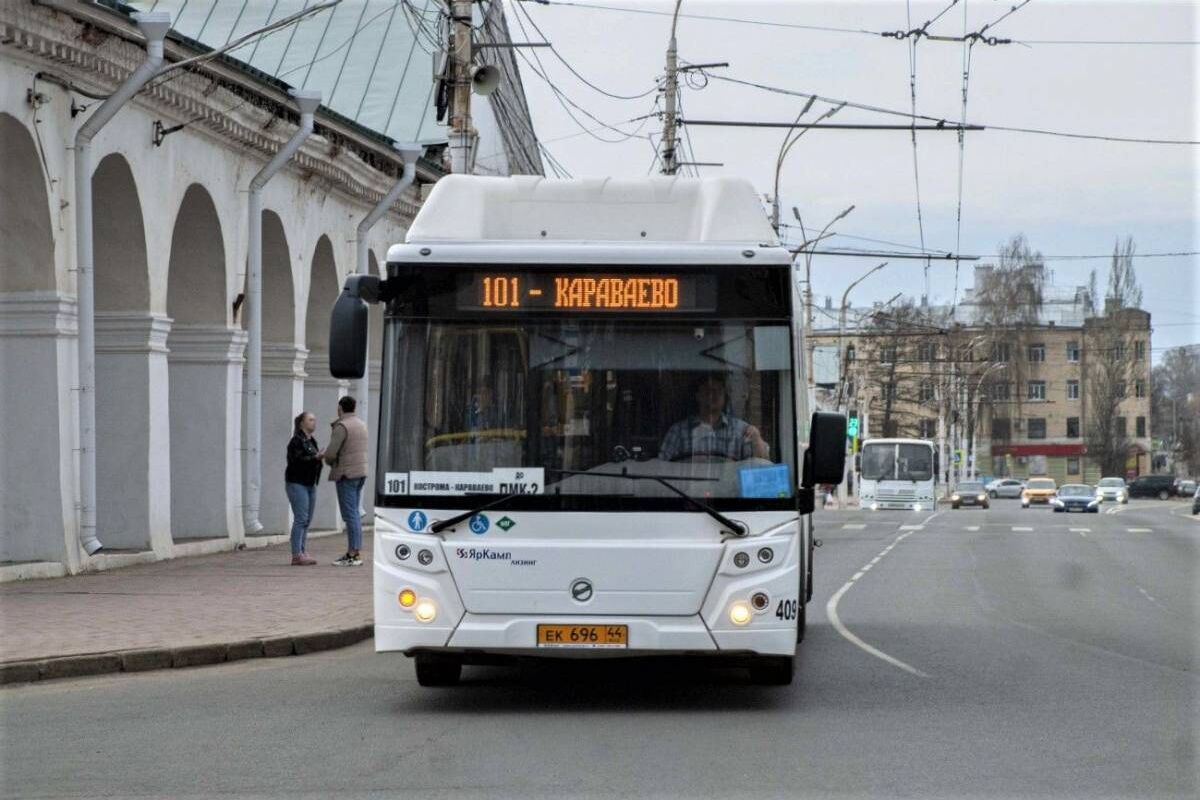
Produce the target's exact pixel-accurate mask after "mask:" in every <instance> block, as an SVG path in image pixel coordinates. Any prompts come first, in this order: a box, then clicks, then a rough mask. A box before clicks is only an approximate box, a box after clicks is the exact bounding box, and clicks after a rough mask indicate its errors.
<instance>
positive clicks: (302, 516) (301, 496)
mask: <svg viewBox="0 0 1200 800" xmlns="http://www.w3.org/2000/svg"><path fill="white" fill-rule="evenodd" d="M283 488H284V491H286V492H287V498H288V502H289V503H291V505H292V555H294V556H298V555H300V554H301V553H303V552H304V546H305V545H306V544H307V542H308V526H309V523H311V522H312V518H313V511H315V510H316V508H317V487H316V486H305V485H304V484H303V483H292V482H291V481H288V482H287V483H284V484H283Z"/></svg>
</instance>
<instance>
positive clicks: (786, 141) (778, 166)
mask: <svg viewBox="0 0 1200 800" xmlns="http://www.w3.org/2000/svg"><path fill="white" fill-rule="evenodd" d="M816 101H817V98H816V97H810V98H808V102H807V103H805V104H804V108H802V109H800V113H799V114H797V115H796V119H795V120H794V121H793V122H792V126H793V128H794V126H796V125H797V124H799V122H800V118H801V117H803V116H804V115H805V114H807V113H808V111H809V109H811V108H812V107H813V103H815V102H816ZM845 105H846V104H845V103H842V104H841V105H837V106H834V107H833V108H831V109H829V110H828V111H826V112H825V113H824V114H822V115H821V116H819V117H817V122H820V121H821V120H825V119H829V118H830V117H832V116H833V115H834V114H836V113H837V112H839V111H841V110H842V108H843V107H844V106H845ZM808 130H809V129H808V128H802V129H801V130H800V132H799V133H797V134H795V135H794V136H793V135H792V131H793V129H792V128H789V129H788V130H787V132H786V133H784V134H783V143H782V144H780V145H779V155H778V156H776V158H775V194H774V195H772V197H773V198H774V199H773V200H772V201H771V226H772V227H773V228H775V232H776V233H779V175H780V173H781V172H782V171H783V162H784V160H785V159H786V158H787V154H788V153H789V152H790V151H791V149H792V145H794V144H795V143H796V142H798V141H800V137H801V136H803V135H804V134H805V133H807V132H808ZM797 218H798V216H797ZM800 231H801V233H803V232H804V225H803V224H801V226H800ZM805 238H808V237H805Z"/></svg>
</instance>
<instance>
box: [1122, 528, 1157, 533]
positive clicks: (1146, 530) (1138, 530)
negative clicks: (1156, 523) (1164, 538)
mask: <svg viewBox="0 0 1200 800" xmlns="http://www.w3.org/2000/svg"><path fill="white" fill-rule="evenodd" d="M1125 530H1127V531H1129V532H1130V533H1154V529H1153V528H1126V529H1125Z"/></svg>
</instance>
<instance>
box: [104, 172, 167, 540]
mask: <svg viewBox="0 0 1200 800" xmlns="http://www.w3.org/2000/svg"><path fill="white" fill-rule="evenodd" d="M92 196H93V198H94V202H93V212H92V226H93V231H94V233H93V236H94V242H95V244H94V247H95V265H96V278H95V281H96V534H97V536H98V537H99V538H100V541H101V542H103V543H104V547H105V549H106V550H110V551H111V550H147V549H154V550H157V551H159V552H161V553H162V554H164V555H165V554H167V553H169V552H170V545H171V536H170V524H171V485H170V471H169V470H170V419H169V416H168V407H167V406H168V404H167V396H168V394H167V393H168V381H167V333H168V331H169V330H170V328H171V321H170V319H168V318H167V317H164V316H163V315H161V314H154V313H151V311H150V276H149V269H148V262H147V258H146V231H145V226H144V224H143V218H142V205H141V201H140V199H139V197H138V189H137V185H136V183H135V182H134V177H133V173H132V172H131V170H130V168H129V163H128V162H127V161H126V160H125V158H124V156H122V155H120V154H118V153H112V154H110V155H108V156H105V157H104V158H103V159H102V160H101V161H100V164H99V165H98V166H97V167H96V171H95V172H94V173H93V175H92Z"/></svg>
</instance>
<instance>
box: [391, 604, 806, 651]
mask: <svg viewBox="0 0 1200 800" xmlns="http://www.w3.org/2000/svg"><path fill="white" fill-rule="evenodd" d="M589 623H597V624H603V625H608V626H612V625H624V626H627V627H628V630H629V636H628V645H627V646H625V647H606V648H595V649H590V648H574V647H538V646H537V644H536V642H537V626H538V625H547V624H549V625H560V624H561V625H587V624H589ZM425 649H438V650H451V651H453V650H459V651H464V652H469V651H480V652H487V653H496V654H505V655H513V656H538V657H546V658H598V657H599V658H605V657H610V658H611V657H627V656H645V655H677V654H702V653H711V654H714V655H715V654H719V653H726V652H743V653H756V654H762V655H788V656H790V655H792V654H794V653H795V652H796V630H795V628H794V627H791V626H780V627H779V628H748V629H740V630H724V631H722V630H710V629H709V628H708V627H707V626H706V625H705V624H704V620H703V619H702V618H701V616H700V615H699V614H697V615H695V616H688V617H616V616H607V615H605V616H604V617H594V618H593V617H587V616H508V615H499V614H470V613H467V614H465V615H464V616H463V617H462V620H461V621H460V622H458V624H457V625H456V626H455V627H454V628H448V627H444V628H437V627H430V626H420V627H418V626H411V625H380V624H376V626H375V650H376V652H381V653H382V652H388V651H399V652H403V653H405V654H408V655H412V654H413V653H415V652H417V651H420V650H425Z"/></svg>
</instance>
